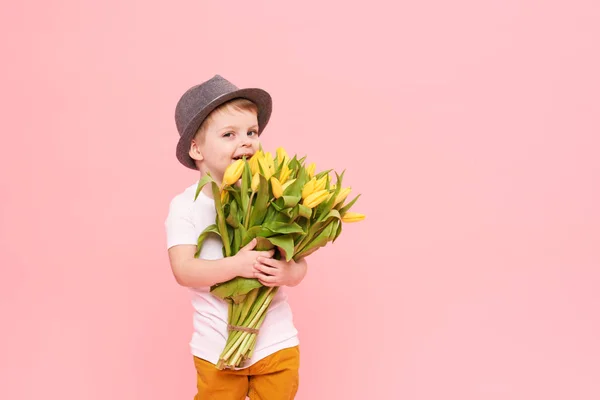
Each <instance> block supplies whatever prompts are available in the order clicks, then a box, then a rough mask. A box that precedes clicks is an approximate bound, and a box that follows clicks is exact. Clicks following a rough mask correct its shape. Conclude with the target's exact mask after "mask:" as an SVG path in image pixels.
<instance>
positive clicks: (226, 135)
mask: <svg viewBox="0 0 600 400" xmlns="http://www.w3.org/2000/svg"><path fill="white" fill-rule="evenodd" d="M231 135H233V132H227V133H224V134H223V137H229V136H231Z"/></svg>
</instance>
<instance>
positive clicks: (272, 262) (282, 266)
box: [254, 256, 307, 287]
mask: <svg viewBox="0 0 600 400" xmlns="http://www.w3.org/2000/svg"><path fill="white" fill-rule="evenodd" d="M254 268H255V274H254V277H255V278H257V279H258V280H259V281H260V283H262V284H263V285H265V286H269V287H272V286H296V285H298V284H299V283H300V282H302V279H304V276H305V275H306V269H307V263H306V260H305V259H302V260H300V261H298V262H296V261H294V260H290V261H285V260H276V259H274V258H270V257H263V256H261V257H258V262H257V263H256V264H255V265H254Z"/></svg>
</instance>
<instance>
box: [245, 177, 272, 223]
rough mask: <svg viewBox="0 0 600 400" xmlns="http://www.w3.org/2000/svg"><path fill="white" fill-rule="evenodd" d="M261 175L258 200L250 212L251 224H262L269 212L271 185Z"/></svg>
mask: <svg viewBox="0 0 600 400" xmlns="http://www.w3.org/2000/svg"><path fill="white" fill-rule="evenodd" d="M259 176H260V184H259V185H258V193H257V194H256V201H255V202H254V206H253V207H252V212H251V214H250V225H249V226H254V225H260V224H262V222H263V220H264V218H265V215H266V213H267V204H268V202H269V186H268V183H267V180H266V179H265V177H264V176H262V175H259Z"/></svg>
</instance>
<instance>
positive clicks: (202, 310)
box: [165, 182, 299, 368]
mask: <svg viewBox="0 0 600 400" xmlns="http://www.w3.org/2000/svg"><path fill="white" fill-rule="evenodd" d="M197 187H198V183H197V182H196V183H195V184H194V185H192V186H190V187H188V188H187V189H186V190H185V191H184V192H183V193H180V194H178V195H177V196H175V198H173V200H172V201H171V204H170V207H169V215H168V216H167V219H166V221H165V227H166V231H167V248H171V247H173V246H176V245H181V244H193V245H196V244H197V243H198V236H200V233H202V231H203V230H204V229H205V228H206V227H207V226H209V225H212V224H214V223H215V218H216V210H215V204H214V200H213V199H211V198H210V197H208V196H206V195H205V194H204V193H202V192H200V194H199V196H198V198H197V199H196V201H194V196H195V195H196V188H197ZM222 248H223V245H222V242H221V239H220V238H219V237H218V236H217V235H214V234H210V235H209V237H207V239H206V241H205V242H204V244H203V245H202V250H201V252H200V258H202V259H205V260H216V259H219V258H223V250H222ZM191 293H192V305H193V308H194V318H193V321H194V333H193V334H192V339H191V341H190V348H191V352H192V354H193V355H195V356H196V357H199V358H201V359H203V360H206V361H208V362H211V363H213V364H217V362H218V361H219V356H220V355H221V352H222V351H223V349H224V348H225V342H226V340H227V335H228V332H227V317H228V307H227V303H226V302H225V301H223V300H221V299H219V298H218V297H216V296H213V295H212V294H211V293H210V288H209V287H200V288H193V289H191ZM297 335H298V331H297V330H296V328H295V327H294V323H293V319H292V310H291V308H290V306H289V304H288V302H287V296H286V295H285V293H284V292H283V287H280V288H279V289H278V291H277V294H276V295H275V297H274V298H273V301H272V302H271V305H270V306H269V308H268V309H267V316H266V317H265V320H264V321H263V324H262V326H261V328H260V332H259V333H258V338H257V340H256V345H255V348H254V353H253V355H252V358H251V359H250V360H248V361H247V362H246V363H245V364H244V365H243V367H244V368H246V367H249V366H250V365H252V364H254V363H255V362H257V361H259V360H260V359H262V358H264V357H266V356H268V355H270V354H273V353H275V352H276V351H279V350H282V349H285V348H288V347H294V346H296V345H298V343H299V340H298V336H297Z"/></svg>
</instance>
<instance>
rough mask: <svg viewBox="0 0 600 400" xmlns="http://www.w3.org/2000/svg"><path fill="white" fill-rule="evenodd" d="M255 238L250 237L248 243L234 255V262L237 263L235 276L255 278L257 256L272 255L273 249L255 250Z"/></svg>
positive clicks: (266, 256)
mask: <svg viewBox="0 0 600 400" xmlns="http://www.w3.org/2000/svg"><path fill="white" fill-rule="evenodd" d="M254 247H256V239H252V240H251V241H250V243H248V244H247V245H245V246H244V247H242V248H241V249H240V251H238V252H237V254H236V255H235V256H234V257H235V258H236V264H237V265H238V268H239V270H238V273H237V276H241V277H243V278H256V276H255V272H256V269H254V265H255V264H256V263H257V262H258V259H259V258H261V257H262V258H271V257H273V254H274V252H275V251H274V250H268V251H256V250H254Z"/></svg>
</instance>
